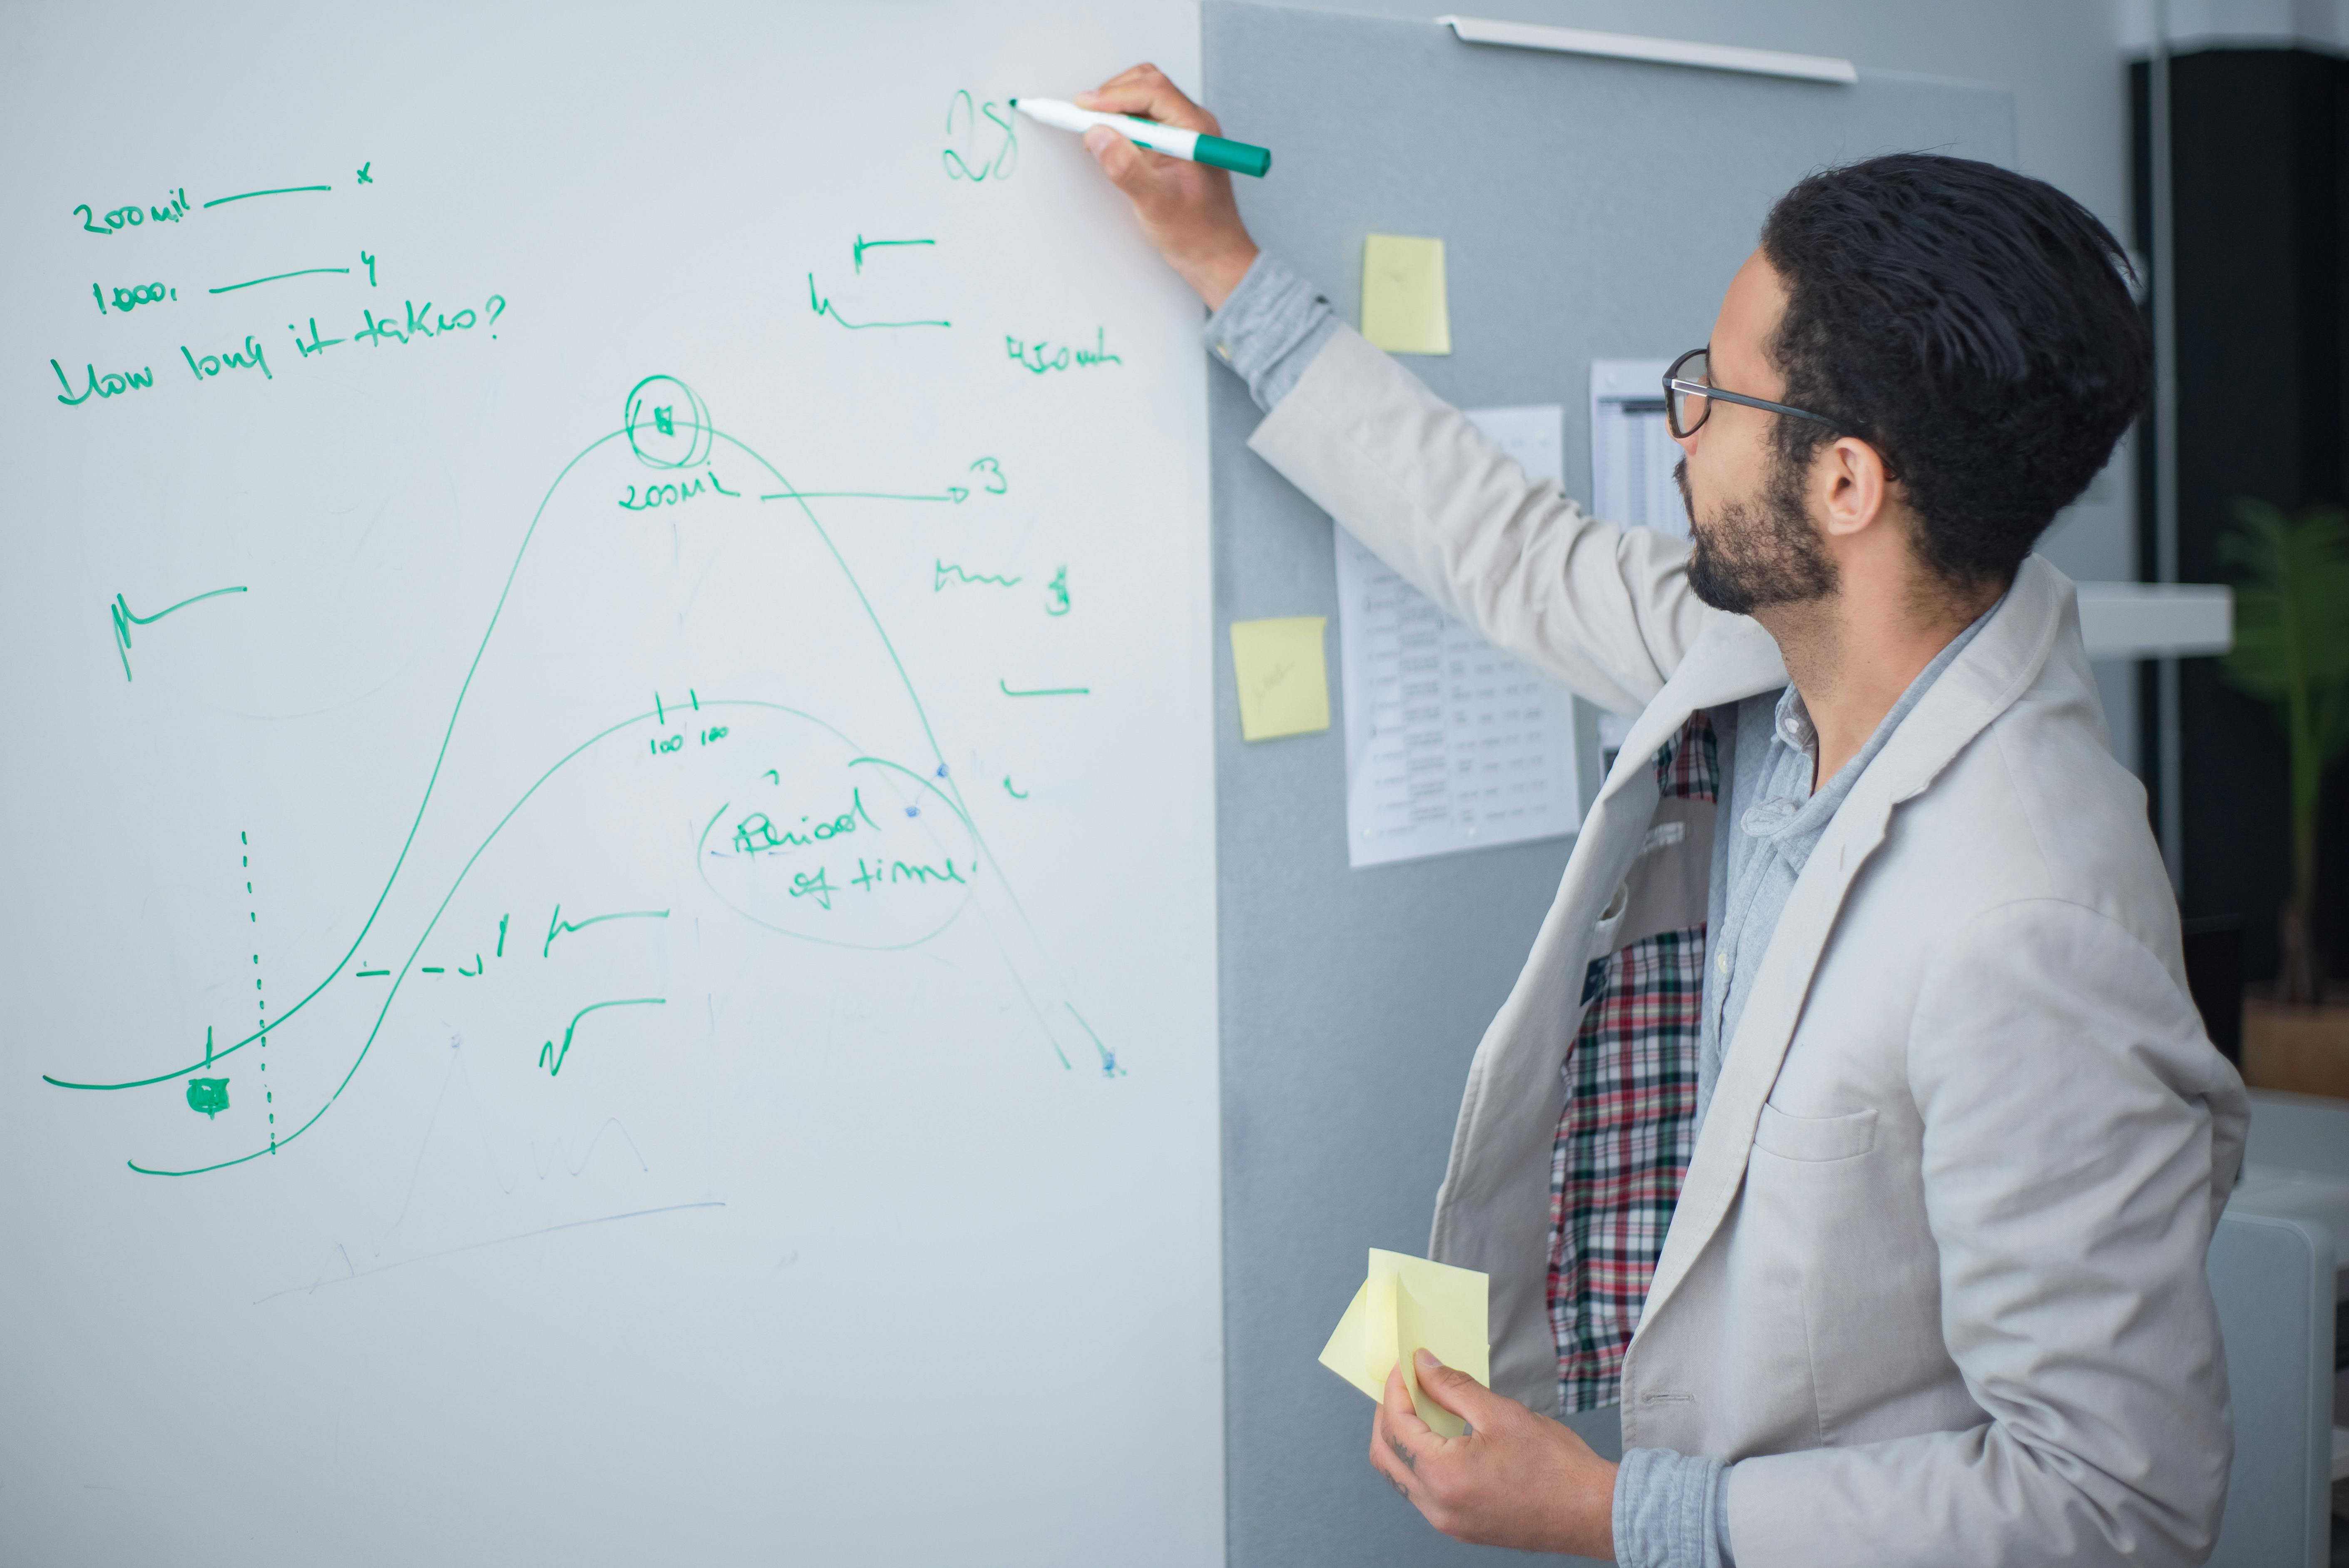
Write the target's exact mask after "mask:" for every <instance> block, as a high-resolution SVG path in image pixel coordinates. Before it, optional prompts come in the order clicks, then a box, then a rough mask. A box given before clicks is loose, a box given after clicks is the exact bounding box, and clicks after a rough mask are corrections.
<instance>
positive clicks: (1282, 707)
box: [1232, 615, 1330, 740]
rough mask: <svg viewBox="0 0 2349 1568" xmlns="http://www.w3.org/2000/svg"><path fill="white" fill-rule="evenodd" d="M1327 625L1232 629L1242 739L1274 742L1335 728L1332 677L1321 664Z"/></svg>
mask: <svg viewBox="0 0 2349 1568" xmlns="http://www.w3.org/2000/svg"><path fill="white" fill-rule="evenodd" d="M1327 624H1328V620H1327V617H1325V616H1320V615H1288V616H1284V617H1282V618H1281V619H1279V620H1275V621H1234V622H1233V623H1232V668H1233V671H1234V673H1235V674H1236V675H1237V676H1238V678H1239V686H1240V736H1241V738H1243V739H1247V740H1271V739H1274V738H1278V737H1279V736H1283V735H1310V734H1311V733H1313V732H1314V731H1315V730H1317V729H1327V728H1329V727H1330V671H1329V667H1328V665H1325V664H1324V663H1323V662H1322V658H1321V630H1322V628H1323V627H1324V626H1325V625H1327Z"/></svg>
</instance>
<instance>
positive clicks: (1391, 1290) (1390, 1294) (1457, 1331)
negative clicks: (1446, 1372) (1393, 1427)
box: [1321, 1247, 1493, 1438]
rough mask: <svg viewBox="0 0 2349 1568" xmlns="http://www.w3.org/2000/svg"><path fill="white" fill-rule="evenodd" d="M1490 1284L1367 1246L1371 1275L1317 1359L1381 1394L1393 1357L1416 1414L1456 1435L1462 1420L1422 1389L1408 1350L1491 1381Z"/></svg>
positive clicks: (1482, 1277) (1485, 1278) (1486, 1382)
mask: <svg viewBox="0 0 2349 1568" xmlns="http://www.w3.org/2000/svg"><path fill="white" fill-rule="evenodd" d="M1491 1283H1492V1282H1491V1276H1489V1275H1486V1274H1478V1273H1477V1272H1476V1271H1475V1269H1456V1268H1454V1267H1453V1266H1452V1265H1451V1264H1438V1263H1430V1262H1429V1261H1428V1260H1427V1259H1425V1258H1414V1257H1411V1256H1408V1255H1406V1254H1405V1253H1389V1252H1381V1251H1380V1250H1379V1249H1378V1248H1376V1247H1372V1248H1371V1269H1370V1277H1369V1278H1368V1279H1366V1280H1364V1281H1363V1282H1362V1288H1361V1289H1360V1290H1358V1291H1356V1292H1355V1293H1354V1299H1353V1301H1352V1303H1351V1304H1350V1305H1348V1306H1347V1308H1346V1315H1344V1316H1343V1317H1340V1319H1339V1320H1338V1327H1337V1331H1336V1332H1335V1333H1333V1334H1331V1335H1330V1343H1329V1344H1327V1345H1325V1346H1322V1347H1321V1365H1322V1366H1324V1367H1328V1368H1330V1371H1332V1372H1335V1373H1336V1374H1337V1375H1338V1376H1339V1377H1343V1378H1344V1379H1345V1380H1346V1381H1347V1382H1349V1383H1351V1384H1352V1385H1353V1386H1354V1387H1357V1388H1360V1389H1361V1391H1362V1392H1363V1393H1365V1394H1368V1395H1369V1396H1370V1397H1371V1398H1373V1399H1383V1398H1386V1393H1387V1374H1388V1373H1389V1372H1392V1371H1393V1370H1394V1368H1395V1367H1396V1365H1397V1364H1398V1363H1400V1364H1401V1365H1402V1381H1403V1387H1406V1388H1408V1389H1409V1390H1411V1403H1412V1408H1413V1409H1415V1410H1417V1411H1418V1412H1419V1418H1420V1419H1421V1420H1423V1421H1425V1422H1426V1423H1427V1424H1428V1425H1429V1426H1430V1427H1433V1429H1435V1430H1436V1431H1437V1432H1438V1433H1440V1434H1442V1435H1443V1436H1444V1437H1447V1438H1456V1437H1458V1436H1460V1434H1461V1433H1463V1432H1464V1431H1466V1430H1467V1429H1468V1426H1467V1423H1466V1422H1464V1421H1463V1420H1462V1419H1461V1418H1459V1417H1457V1416H1455V1415H1454V1414H1453V1413H1452V1412H1451V1411H1449V1410H1447V1409H1445V1408H1444V1407H1443V1406H1441V1405H1439V1404H1437V1403H1436V1402H1435V1401H1434V1400H1433V1399H1431V1398H1428V1397H1427V1396H1426V1394H1424V1393H1423V1392H1422V1391H1421V1389H1420V1387H1419V1371H1418V1368H1417V1367H1415V1366H1414V1365H1413V1362H1412V1352H1413V1351H1415V1350H1420V1349H1423V1348H1424V1349H1426V1350H1429V1351H1432V1352H1433V1353H1434V1356H1435V1358H1436V1359H1437V1360H1438V1361H1441V1362H1443V1363H1444V1365H1445V1366H1446V1367H1456V1368H1458V1369H1459V1370H1460V1371H1463V1372H1465V1373H1467V1374H1468V1376H1470V1377H1474V1378H1475V1379H1476V1381H1477V1382H1479V1383H1482V1384H1484V1385H1485V1386H1486V1387H1491V1386H1492V1381H1493V1352H1492V1347H1491V1346H1490V1345H1488V1344H1487V1343H1486V1341H1485V1332H1486V1317H1485V1305H1486V1298H1487V1295H1488V1294H1489V1292H1490V1289H1491Z"/></svg>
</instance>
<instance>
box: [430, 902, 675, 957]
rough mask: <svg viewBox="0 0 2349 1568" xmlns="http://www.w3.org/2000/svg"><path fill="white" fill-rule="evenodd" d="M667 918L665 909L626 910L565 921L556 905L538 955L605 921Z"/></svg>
mask: <svg viewBox="0 0 2349 1568" xmlns="http://www.w3.org/2000/svg"><path fill="white" fill-rule="evenodd" d="M667 918H668V911H667V910H665V909H626V910H622V911H621V912H620V913H617V914H591V915H589V916H588V917H587V918H586V919H585V920H565V919H564V918H563V906H562V905H561V904H559V903H558V904H556V905H555V906H554V913H553V914H552V915H549V916H548V917H547V922H546V940H545V941H544V942H543V943H541V944H539V948H538V955H539V956H540V957H541V958H544V957H545V956H547V954H549V953H551V952H553V951H554V939H555V938H556V937H558V936H567V935H569V934H571V933H573V932H574V931H585V930H586V929H587V928H588V927H589V926H591V925H601V924H603V923H605V921H607V920H667ZM499 925H500V927H501V928H502V927H503V926H504V922H503V921H500V922H499ZM499 943H500V945H503V944H504V937H503V934H502V930H501V934H500V937H499ZM473 962H474V963H476V964H478V963H480V962H481V958H480V956H479V955H478V954H476V955H475V957H474V959H473Z"/></svg>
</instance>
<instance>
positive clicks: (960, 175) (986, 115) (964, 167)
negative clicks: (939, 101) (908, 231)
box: [944, 88, 1019, 185]
mask: <svg viewBox="0 0 2349 1568" xmlns="http://www.w3.org/2000/svg"><path fill="white" fill-rule="evenodd" d="M981 119H986V120H988V121H989V122H991V123H992V124H994V125H995V126H996V127H997V128H998V129H1000V130H1001V131H1002V132H1003V142H1002V145H1001V146H999V147H998V148H997V149H996V151H995V156H994V157H993V158H991V159H989V158H979V161H978V163H977V164H975V165H974V164H973V163H971V162H970V161H969V160H968V159H966V158H964V157H963V155H962V154H961V153H960V152H957V151H956V150H954V149H953V148H951V147H949V148H947V150H946V152H945V155H944V156H945V160H946V166H947V179H949V180H968V181H970V182H971V183H972V184H974V185H976V184H978V183H979V182H980V181H984V180H988V179H990V178H991V179H996V180H1009V179H1010V178H1011V170H1012V166H1013V165H1014V164H1016V163H1017V162H1018V161H1019V132H1018V131H1016V130H1014V129H1011V112H1010V110H1009V109H1007V108H1004V106H1003V105H1001V104H999V103H994V102H991V101H990V102H988V103H974V102H973V101H972V99H971V96H970V94H969V92H968V91H967V90H965V89H961V88H957V90H956V92H955V96H954V97H953V98H950V99H948V100H947V139H948V140H954V139H957V137H959V138H960V139H962V141H963V144H964V145H965V146H966V147H968V149H969V150H970V152H971V155H972V156H973V157H978V145H977V142H978V137H979V135H980V132H981V129H982V128H981V127H980V125H979V121H980V120H981ZM957 127H958V128H959V129H957Z"/></svg>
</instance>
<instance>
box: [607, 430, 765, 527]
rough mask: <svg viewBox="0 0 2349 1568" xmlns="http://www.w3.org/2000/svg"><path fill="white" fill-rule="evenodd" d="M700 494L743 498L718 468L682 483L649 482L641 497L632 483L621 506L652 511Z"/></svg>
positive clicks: (674, 504) (622, 509)
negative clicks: (721, 477) (721, 480)
mask: <svg viewBox="0 0 2349 1568" xmlns="http://www.w3.org/2000/svg"><path fill="white" fill-rule="evenodd" d="M663 412H667V410H663ZM703 480H708V481H709V482H708V484H707V485H705V484H704V483H703ZM698 495H723V496H732V497H733V498H734V499H735V500H741V499H742V492H741V491H740V490H728V489H727V488H726V487H725V486H724V485H722V484H720V483H719V482H718V470H717V469H710V470H709V472H708V473H707V474H697V475H695V476H694V477H693V478H692V479H691V480H688V481H687V482H685V483H684V484H681V485H680V484H676V483H673V482H666V481H665V482H663V483H660V484H657V485H655V484H648V485H647V486H645V487H644V494H643V495H642V496H641V497H639V496H638V495H637V494H636V486H635V485H630V486H628V495H627V499H626V500H623V501H621V502H620V503H619V506H620V510H621V511H652V510H653V509H654V508H655V507H658V506H682V505H684V504H685V503H686V502H687V501H689V500H692V499H693V498H694V497H696V496H698ZM761 499H762V500H763V499H764V498H763V497H762V498H761Z"/></svg>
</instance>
